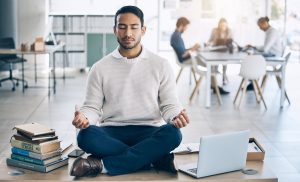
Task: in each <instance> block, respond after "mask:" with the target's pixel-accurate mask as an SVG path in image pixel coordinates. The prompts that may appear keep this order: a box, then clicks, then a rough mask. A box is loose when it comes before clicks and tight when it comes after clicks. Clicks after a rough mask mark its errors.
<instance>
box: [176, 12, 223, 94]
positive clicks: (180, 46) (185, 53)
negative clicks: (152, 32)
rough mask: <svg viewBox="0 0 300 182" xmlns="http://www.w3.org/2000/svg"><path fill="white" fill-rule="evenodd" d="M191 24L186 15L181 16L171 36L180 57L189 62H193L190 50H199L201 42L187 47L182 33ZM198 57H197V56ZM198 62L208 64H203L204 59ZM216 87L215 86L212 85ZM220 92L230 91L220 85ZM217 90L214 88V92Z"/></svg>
mask: <svg viewBox="0 0 300 182" xmlns="http://www.w3.org/2000/svg"><path fill="white" fill-rule="evenodd" d="M189 24H190V21H189V20H188V19H187V18H186V17H180V18H179V19H178V20H177V23H176V29H175V31H174V33H173V34H172V36H171V42H170V43H171V46H172V47H173V49H174V51H175V53H176V55H177V57H178V59H179V61H180V62H182V63H188V64H191V60H190V58H191V55H190V52H189V51H197V50H198V49H199V48H200V45H199V44H197V43H196V44H195V45H194V46H193V47H191V48H189V49H186V47H185V44H184V41H183V39H182V37H181V34H182V33H184V32H185V30H186V29H187V28H188V25H189ZM196 58H197V57H196ZM198 64H200V65H201V66H204V67H205V66H206V65H205V64H203V62H202V61H198ZM212 71H216V68H214V67H213V68H212ZM211 87H212V88H214V87H213V86H211ZM219 90H220V94H229V92H227V91H225V90H224V89H223V88H222V87H219ZM215 92H216V91H215V90H214V93H215Z"/></svg>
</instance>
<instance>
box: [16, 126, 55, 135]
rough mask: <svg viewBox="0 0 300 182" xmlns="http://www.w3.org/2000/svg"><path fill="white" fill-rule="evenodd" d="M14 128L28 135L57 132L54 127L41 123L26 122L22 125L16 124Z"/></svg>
mask: <svg viewBox="0 0 300 182" xmlns="http://www.w3.org/2000/svg"><path fill="white" fill-rule="evenodd" d="M14 129H16V130H17V131H19V132H22V133H23V134H25V135H26V136H28V137H33V136H39V135H46V134H55V130H54V129H51V128H49V127H47V126H44V125H41V124H39V123H26V124H22V125H16V126H15V127H14Z"/></svg>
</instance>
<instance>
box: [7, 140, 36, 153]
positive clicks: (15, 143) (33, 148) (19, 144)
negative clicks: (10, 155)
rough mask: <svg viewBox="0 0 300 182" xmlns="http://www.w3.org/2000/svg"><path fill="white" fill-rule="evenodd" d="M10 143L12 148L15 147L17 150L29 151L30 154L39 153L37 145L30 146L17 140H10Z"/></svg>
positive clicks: (30, 144)
mask: <svg viewBox="0 0 300 182" xmlns="http://www.w3.org/2000/svg"><path fill="white" fill-rule="evenodd" d="M10 143H11V146H12V147H17V148H21V149H24V150H29V151H32V152H37V153H41V146H39V145H35V144H32V143H28V142H23V141H19V140H15V139H12V140H11V141H10Z"/></svg>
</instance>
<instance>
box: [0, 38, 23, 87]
mask: <svg viewBox="0 0 300 182" xmlns="http://www.w3.org/2000/svg"><path fill="white" fill-rule="evenodd" d="M0 49H15V43H14V40H13V38H11V37H8V38H0ZM26 61H27V60H26V59H22V58H20V57H18V56H17V55H15V54H2V55H1V54H0V70H5V71H9V77H7V78H3V79H1V80H0V87H1V83H2V82H4V81H7V80H10V81H11V82H12V84H13V88H12V91H15V90H16V86H18V85H19V81H21V82H24V85H25V88H27V87H28V84H27V81H26V80H24V79H20V78H16V77H14V76H13V70H14V69H16V66H15V64H17V63H22V62H26ZM1 63H2V64H1ZM15 81H16V82H15Z"/></svg>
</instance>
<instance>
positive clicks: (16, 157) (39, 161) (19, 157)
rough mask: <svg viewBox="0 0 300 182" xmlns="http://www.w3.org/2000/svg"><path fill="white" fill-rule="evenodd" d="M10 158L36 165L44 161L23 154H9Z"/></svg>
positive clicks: (42, 163)
mask: <svg viewBox="0 0 300 182" xmlns="http://www.w3.org/2000/svg"><path fill="white" fill-rule="evenodd" d="M11 158H12V159H16V160H19V161H24V162H30V163H34V164H38V165H45V164H44V161H42V160H38V159H34V158H30V157H25V156H21V155H16V154H11Z"/></svg>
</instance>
